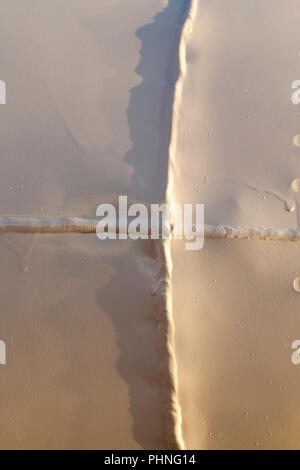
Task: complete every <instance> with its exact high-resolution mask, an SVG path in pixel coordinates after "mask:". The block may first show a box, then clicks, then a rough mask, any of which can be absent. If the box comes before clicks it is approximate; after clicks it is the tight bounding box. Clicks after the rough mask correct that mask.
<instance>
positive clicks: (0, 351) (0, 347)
mask: <svg viewBox="0 0 300 470" xmlns="http://www.w3.org/2000/svg"><path fill="white" fill-rule="evenodd" d="M0 364H1V365H5V364H6V344H5V342H4V341H2V340H0Z"/></svg>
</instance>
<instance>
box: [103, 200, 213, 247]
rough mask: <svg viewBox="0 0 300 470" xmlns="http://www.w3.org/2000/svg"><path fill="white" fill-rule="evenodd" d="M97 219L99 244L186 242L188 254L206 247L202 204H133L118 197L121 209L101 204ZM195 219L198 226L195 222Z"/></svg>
mask: <svg viewBox="0 0 300 470" xmlns="http://www.w3.org/2000/svg"><path fill="white" fill-rule="evenodd" d="M96 215H97V216H98V217H102V219H101V220H100V221H99V222H98V224H97V229H96V233H97V237H98V238H99V239H100V240H106V239H110V240H116V239H119V240H126V239H128V238H130V239H131V240H138V239H144V240H146V239H152V240H156V239H160V238H161V239H163V240H167V239H170V238H174V239H183V238H184V239H185V240H188V241H187V242H186V243H185V248H186V250H189V251H196V250H201V249H202V248H203V246H204V205H203V204H195V205H193V204H183V205H181V204H177V203H174V204H172V206H169V205H168V204H165V203H162V204H150V205H146V204H141V203H138V204H131V205H129V206H128V198H127V196H119V206H118V208H116V207H115V206H114V205H113V204H109V203H107V204H100V205H99V206H98V208H97V212H96ZM194 217H195V222H193V218H194Z"/></svg>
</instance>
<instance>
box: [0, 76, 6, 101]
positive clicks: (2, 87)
mask: <svg viewBox="0 0 300 470" xmlns="http://www.w3.org/2000/svg"><path fill="white" fill-rule="evenodd" d="M0 104H6V83H5V82H4V81H3V80H0Z"/></svg>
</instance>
